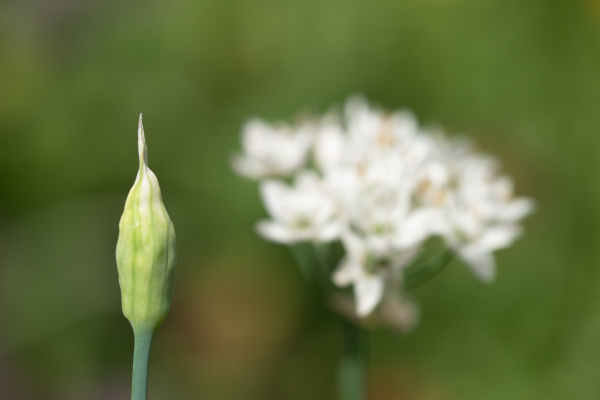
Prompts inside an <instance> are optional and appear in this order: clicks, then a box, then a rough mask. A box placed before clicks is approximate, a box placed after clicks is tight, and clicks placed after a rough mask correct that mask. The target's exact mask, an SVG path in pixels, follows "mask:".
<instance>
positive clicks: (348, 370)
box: [338, 320, 365, 400]
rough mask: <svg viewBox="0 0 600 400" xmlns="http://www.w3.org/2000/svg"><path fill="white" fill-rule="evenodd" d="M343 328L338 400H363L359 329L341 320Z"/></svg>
mask: <svg viewBox="0 0 600 400" xmlns="http://www.w3.org/2000/svg"><path fill="white" fill-rule="evenodd" d="M342 323H343V329H344V353H343V355H342V359H341V361H340V366H339V371H338V373H339V377H338V379H339V383H338V385H339V387H338V389H339V391H340V393H339V395H340V400H363V399H364V398H365V393H364V392H365V378H364V370H365V368H364V362H363V354H362V351H361V336H362V335H361V333H362V332H361V329H360V327H358V326H357V325H355V324H353V323H351V322H348V321H345V320H344V321H342Z"/></svg>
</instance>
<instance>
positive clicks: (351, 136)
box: [234, 96, 533, 329]
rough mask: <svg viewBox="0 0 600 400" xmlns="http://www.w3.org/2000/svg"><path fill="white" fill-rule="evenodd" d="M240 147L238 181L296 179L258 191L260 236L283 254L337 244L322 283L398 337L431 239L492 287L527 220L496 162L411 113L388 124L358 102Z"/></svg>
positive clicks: (262, 129) (413, 314) (260, 132)
mask: <svg viewBox="0 0 600 400" xmlns="http://www.w3.org/2000/svg"><path fill="white" fill-rule="evenodd" d="M308 127H310V128H308ZM243 141H244V147H245V150H246V153H247V155H246V156H244V157H243V158H238V159H237V161H236V162H235V163H234V167H235V168H236V170H237V171H238V172H240V173H241V174H243V175H246V176H250V177H252V178H255V179H262V178H270V177H273V176H278V177H285V178H287V177H290V176H291V177H294V178H293V182H294V184H293V185H292V186H290V185H288V183H286V182H284V181H281V180H273V179H266V180H263V181H262V182H261V193H262V200H263V203H264V205H265V207H266V209H267V211H268V213H269V216H270V217H271V219H270V220H265V221H261V222H259V223H258V224H257V231H258V233H259V234H260V235H262V236H263V237H265V238H266V239H269V240H271V241H275V242H279V243H283V244H293V243H297V242H309V243H313V244H316V243H321V244H322V243H325V244H327V243H330V242H336V241H339V242H340V243H341V247H342V248H343V250H344V252H345V254H344V255H343V256H342V257H341V260H340V261H339V264H338V265H336V266H334V267H335V268H330V269H329V271H328V272H329V273H331V274H332V275H331V281H332V282H333V283H334V284H335V285H337V286H339V287H346V286H352V287H353V293H354V296H353V298H354V310H355V316H356V317H358V318H366V317H367V316H371V315H373V314H378V315H379V316H380V317H381V318H383V319H384V320H386V321H387V322H388V323H389V324H390V325H393V326H396V327H400V326H401V327H403V329H405V328H407V327H409V326H410V325H411V324H413V323H414V322H415V321H416V319H417V315H418V313H417V311H416V308H415V306H414V304H413V303H412V302H411V301H410V299H409V298H408V297H407V296H406V294H405V293H404V288H405V286H406V285H407V284H408V283H411V284H413V283H414V279H412V278H411V276H409V275H407V274H410V272H409V271H412V270H413V269H414V268H413V266H415V265H416V266H418V265H417V264H418V259H419V254H420V252H421V249H422V248H423V245H424V244H425V242H426V241H427V240H428V239H429V238H431V237H439V238H442V239H443V240H444V242H445V243H446V246H447V248H448V249H449V250H450V251H451V252H452V253H455V254H456V255H457V256H458V257H459V258H460V259H462V260H463V261H464V262H465V263H466V264H467V265H468V266H469V267H470V268H471V269H472V270H473V272H474V273H475V275H476V276H477V277H478V278H480V279H481V280H484V281H490V280H492V279H493V277H494V273H495V263H494V257H493V252H494V251H496V250H499V249H501V248H504V247H507V246H509V245H510V244H511V243H512V242H513V241H514V240H515V239H516V238H517V236H518V235H519V234H520V233H521V231H522V229H521V227H520V225H519V221H520V220H521V219H522V218H523V217H525V216H526V215H528V214H529V213H531V211H532V210H533V201H532V200H530V199H527V198H515V197H514V195H513V183H512V181H511V179H510V178H509V177H507V176H505V175H501V174H500V172H499V168H498V163H497V162H496V161H495V160H494V159H493V158H491V157H489V156H485V155H481V154H479V153H477V152H475V151H474V150H473V147H472V146H470V145H469V144H467V143H466V142H465V141H463V140H457V139H447V138H445V137H444V134H443V132H441V131H428V130H424V129H423V128H421V127H419V124H418V122H417V119H416V118H415V116H414V115H413V114H412V113H410V112H408V111H405V110H400V111H396V112H394V113H386V112H384V111H381V110H379V109H377V108H374V107H372V106H371V105H369V103H368V102H367V101H366V100H365V99H364V98H362V97H359V96H355V97H351V98H349V99H348V101H347V102H346V104H345V106H344V111H343V113H342V115H340V116H339V117H336V114H335V113H328V114H326V115H325V116H324V117H323V118H322V119H321V120H320V121H319V120H317V121H314V120H313V121H312V122H311V123H310V124H307V123H306V122H304V123H302V124H300V125H298V126H296V127H289V126H285V127H273V126H270V125H268V124H266V123H264V122H257V121H255V122H253V123H252V124H247V125H246V126H245V127H244V131H243ZM309 151H310V154H312V156H313V162H310V160H308V159H307V156H308V154H309ZM319 246H321V247H322V245H319ZM444 254H445V253H444ZM443 259H444V260H446V262H447V261H448V260H449V258H448V257H443ZM415 260H417V261H415ZM415 263H417V264H415ZM330 267H331V266H330ZM409 267H410V268H409ZM408 278H411V279H408ZM407 279H408V280H407ZM405 281H406V282H405ZM409 286H410V285H409Z"/></svg>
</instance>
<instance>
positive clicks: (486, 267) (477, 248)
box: [446, 153, 534, 282]
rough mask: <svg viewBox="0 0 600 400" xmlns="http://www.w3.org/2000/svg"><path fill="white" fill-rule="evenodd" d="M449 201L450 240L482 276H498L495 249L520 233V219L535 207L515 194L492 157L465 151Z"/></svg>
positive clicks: (483, 278)
mask: <svg viewBox="0 0 600 400" xmlns="http://www.w3.org/2000/svg"><path fill="white" fill-rule="evenodd" d="M455 168H456V169H457V172H456V176H455V177H454V179H455V182H454V185H455V187H454V188H453V191H452V194H451V196H450V201H449V204H448V208H447V210H448V215H449V220H450V222H451V224H452V230H451V231H449V232H448V233H447V235H446V238H447V241H448V244H449V245H450V246H451V247H452V248H454V249H455V250H456V251H457V253H458V254H459V256H460V257H461V258H462V259H463V260H464V261H465V262H466V263H467V264H468V265H469V266H470V267H471V269H472V270H473V272H474V273H475V274H476V275H477V277H479V278H480V279H481V280H483V281H486V282H490V281H492V280H493V279H494V277H495V261H494V257H493V255H492V253H493V252H494V251H496V250H499V249H502V248H505V247H508V246H510V245H511V244H512V242H513V241H514V240H515V239H516V238H517V237H518V236H519V235H520V233H521V231H522V229H521V227H520V226H519V225H518V220H520V219H521V218H523V217H525V216H526V215H528V214H529V213H531V212H532V211H533V208H534V203H533V201H532V200H531V199H527V198H516V199H515V198H513V184H512V181H511V180H510V179H509V178H508V177H506V176H500V177H499V176H498V173H497V172H498V165H497V163H496V161H495V160H494V159H492V158H490V157H484V156H480V155H477V154H464V153H463V154H462V155H461V158H460V160H455Z"/></svg>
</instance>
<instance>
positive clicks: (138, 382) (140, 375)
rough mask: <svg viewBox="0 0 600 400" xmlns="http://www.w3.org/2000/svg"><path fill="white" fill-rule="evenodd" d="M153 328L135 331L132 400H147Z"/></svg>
mask: <svg viewBox="0 0 600 400" xmlns="http://www.w3.org/2000/svg"><path fill="white" fill-rule="evenodd" d="M154 332H155V331H154V330H153V329H148V328H146V329H140V331H139V332H135V347H134V350H133V380H132V385H131V400H146V392H147V389H148V364H149V361H150V347H152V338H153V337H154Z"/></svg>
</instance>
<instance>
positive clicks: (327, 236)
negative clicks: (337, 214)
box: [315, 222, 342, 242]
mask: <svg viewBox="0 0 600 400" xmlns="http://www.w3.org/2000/svg"><path fill="white" fill-rule="evenodd" d="M341 231H342V228H341V226H340V224H339V223H338V222H330V223H328V224H325V225H323V226H322V227H321V228H320V229H319V230H318V232H317V233H316V235H315V240H317V241H319V242H331V241H332V240H335V239H337V238H338V237H339V236H340V233H341Z"/></svg>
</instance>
